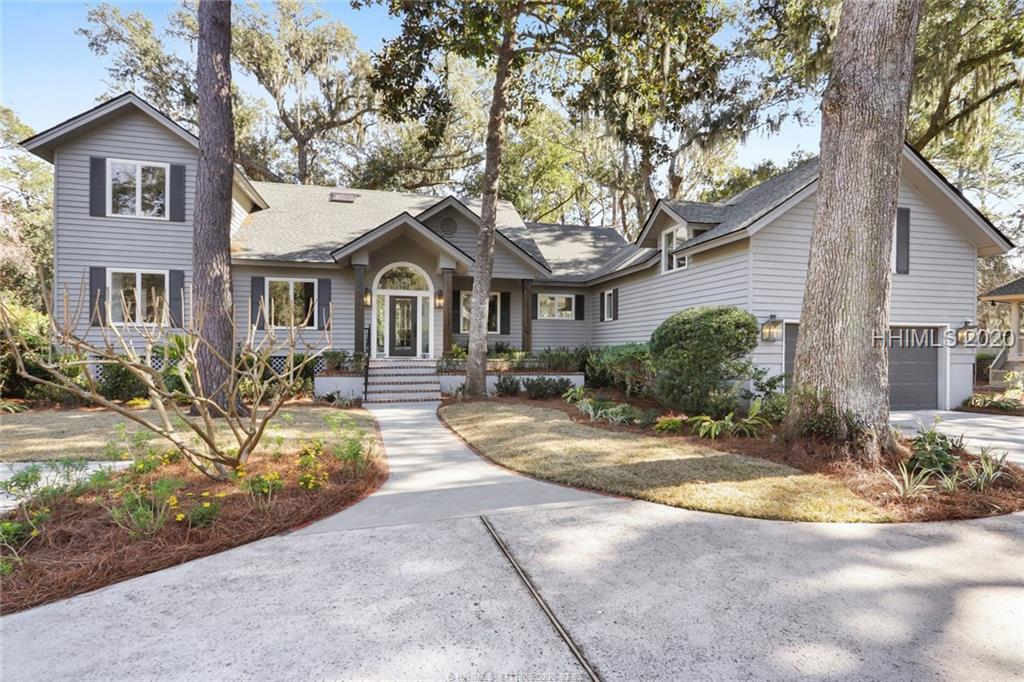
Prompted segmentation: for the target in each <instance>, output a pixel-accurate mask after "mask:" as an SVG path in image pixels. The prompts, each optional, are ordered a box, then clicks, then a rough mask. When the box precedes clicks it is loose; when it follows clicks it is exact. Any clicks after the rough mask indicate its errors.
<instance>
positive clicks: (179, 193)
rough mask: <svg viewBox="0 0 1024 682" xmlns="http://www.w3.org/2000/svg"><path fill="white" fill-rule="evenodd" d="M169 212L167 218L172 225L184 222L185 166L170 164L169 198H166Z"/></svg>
mask: <svg viewBox="0 0 1024 682" xmlns="http://www.w3.org/2000/svg"><path fill="white" fill-rule="evenodd" d="M168 205H169V206H170V208H171V210H170V212H169V213H168V216H169V217H170V219H171V222H173V223H183V222H185V166H183V165H181V164H178V163H175V164H171V196H170V197H168Z"/></svg>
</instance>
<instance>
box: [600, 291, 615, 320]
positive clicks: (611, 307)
mask: <svg viewBox="0 0 1024 682" xmlns="http://www.w3.org/2000/svg"><path fill="white" fill-rule="evenodd" d="M601 296H603V297H604V306H602V310H603V312H604V315H603V317H602V319H601V321H602V322H611V321H612V320H614V319H615V290H614V289H609V290H608V291H602V292H601Z"/></svg>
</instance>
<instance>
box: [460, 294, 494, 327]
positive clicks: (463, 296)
mask: <svg viewBox="0 0 1024 682" xmlns="http://www.w3.org/2000/svg"><path fill="white" fill-rule="evenodd" d="M472 295H473V292H472V291H462V292H460V293H459V333H460V334H468V333H469V326H468V323H469V320H466V319H464V318H463V317H462V301H464V300H465V299H466V297H467V296H472ZM487 298H488V299H491V298H494V299H496V300H497V304H496V306H495V307H496V308H497V311H498V314H497V316H496V317H495V318H494V319H496V320H497V321H498V328H497V329H496V330H494V331H493V332H492V331H490V330H488V331H487V333H488V334H491V335H494V336H497V335H500V334H501V293H500V292H497V291H491V292H488V293H487Z"/></svg>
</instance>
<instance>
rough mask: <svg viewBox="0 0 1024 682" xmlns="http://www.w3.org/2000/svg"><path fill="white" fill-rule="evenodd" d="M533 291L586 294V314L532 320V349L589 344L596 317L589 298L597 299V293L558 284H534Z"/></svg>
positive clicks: (573, 346)
mask: <svg viewBox="0 0 1024 682" xmlns="http://www.w3.org/2000/svg"><path fill="white" fill-rule="evenodd" d="M533 292H534V293H537V294H541V293H545V292H547V293H552V294H572V295H574V296H575V295H576V294H583V295H584V296H586V303H585V305H586V315H585V319H583V320H534V321H533V349H534V350H543V349H545V348H558V347H561V346H569V347H571V348H576V347H578V346H589V345H590V343H591V332H592V330H593V323H594V320H596V319H597V311H596V308H595V307H594V306H593V305H591V299H594V301H596V300H597V295H596V294H595V293H594V292H592V291H590V290H588V289H583V288H580V287H559V286H537V285H534V287H533Z"/></svg>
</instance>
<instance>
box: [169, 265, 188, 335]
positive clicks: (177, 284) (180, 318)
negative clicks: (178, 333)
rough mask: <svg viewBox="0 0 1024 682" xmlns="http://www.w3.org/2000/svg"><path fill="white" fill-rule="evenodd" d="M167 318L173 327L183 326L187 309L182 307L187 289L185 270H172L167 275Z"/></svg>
mask: <svg viewBox="0 0 1024 682" xmlns="http://www.w3.org/2000/svg"><path fill="white" fill-rule="evenodd" d="M167 288H168V289H169V291H168V292H167V318H168V321H169V322H170V325H171V326H172V327H177V328H179V329H180V328H182V327H183V326H184V321H185V311H184V308H183V307H182V304H183V301H184V291H185V271H184V270H171V271H170V273H168V275H167Z"/></svg>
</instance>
